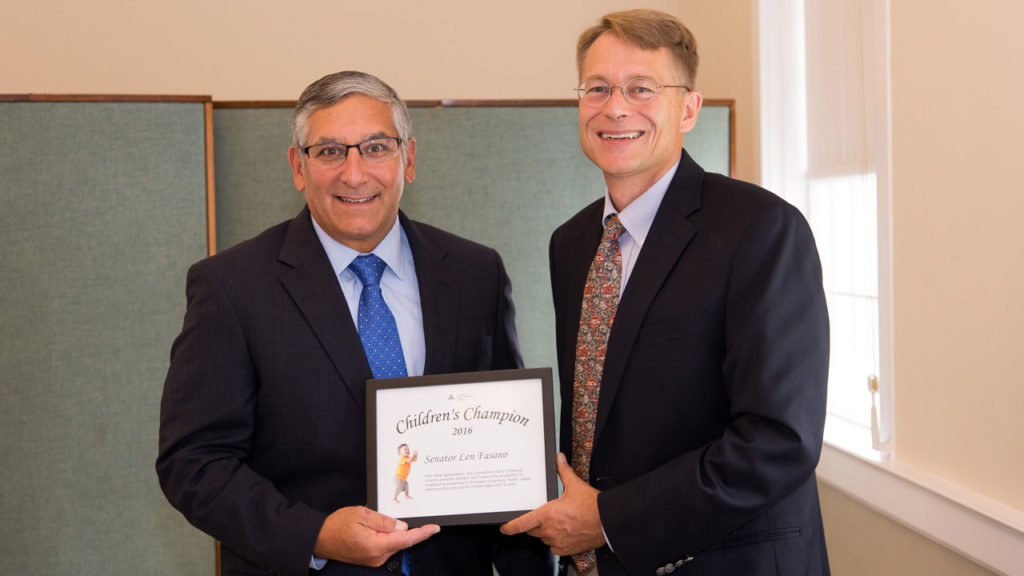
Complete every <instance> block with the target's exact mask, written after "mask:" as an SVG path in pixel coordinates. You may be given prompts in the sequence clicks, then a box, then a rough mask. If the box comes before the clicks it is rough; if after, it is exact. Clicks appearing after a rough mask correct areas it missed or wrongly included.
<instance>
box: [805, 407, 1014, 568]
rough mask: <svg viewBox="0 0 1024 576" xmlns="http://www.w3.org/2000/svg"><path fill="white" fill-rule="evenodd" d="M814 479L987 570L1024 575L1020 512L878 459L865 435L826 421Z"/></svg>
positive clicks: (897, 463) (895, 461)
mask: <svg viewBox="0 0 1024 576" xmlns="http://www.w3.org/2000/svg"><path fill="white" fill-rule="evenodd" d="M818 478H819V479H821V480H823V481H825V482H827V483H829V484H830V485H832V486H833V487H835V488H837V489H838V490H840V491H842V492H843V493H845V494H847V495H849V496H850V497H852V498H854V499H855V500H857V501H859V502H861V503H862V504H864V505H865V506H868V507H869V508H871V509H873V510H875V511H877V512H879V513H881V514H883V515H885V516H887V517H889V518H891V519H893V520H894V521H896V522H899V523H900V524H902V525H904V526H907V527H908V528H910V529H912V530H914V531H916V532H919V533H921V534H923V535H924V536H926V537H928V538H930V539H932V540H934V541H935V542H938V543H939V544H942V545H943V546H946V547H948V548H950V549H951V550H955V551H956V552H957V553H959V554H962V555H963V556H965V557H967V558H970V559H971V560H973V561H974V562H977V563H979V564H981V565H982V566H985V567H986V568H988V569H990V570H994V571H997V572H1001V573H1004V574H1011V575H1024V554H1021V550H1024V512H1022V511H1020V510H1016V509H1014V508H1011V507H1009V506H1007V505H1005V504H1002V503H1000V502H997V501H995V500H992V499H990V498H986V497H985V496H982V495H980V494H977V493H975V492H971V491H969V490H965V489H964V488H962V487H960V486H957V485H955V484H953V483H951V482H949V481H948V480H945V479H943V478H940V477H938V476H935V475H934V474H930V473H928V472H926V471H924V470H920V469H917V468H915V467H913V466H910V465H908V464H906V463H902V462H900V461H899V460H898V459H895V458H892V457H886V456H883V455H882V454H880V453H879V452H876V451H874V450H872V449H871V433H870V431H869V430H865V429H863V428H859V427H857V426H854V425H851V424H847V423H844V422H843V421H841V420H839V419H836V418H832V417H829V418H828V420H827V422H826V424H825V445H824V447H823V449H822V452H821V460H820V461H819V463H818Z"/></svg>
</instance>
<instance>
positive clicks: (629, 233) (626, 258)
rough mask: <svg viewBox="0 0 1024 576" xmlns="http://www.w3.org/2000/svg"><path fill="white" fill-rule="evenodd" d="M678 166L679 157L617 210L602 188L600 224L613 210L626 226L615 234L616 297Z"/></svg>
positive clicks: (620, 291) (620, 292)
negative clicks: (618, 276)
mask: <svg viewBox="0 0 1024 576" xmlns="http://www.w3.org/2000/svg"><path fill="white" fill-rule="evenodd" d="M678 169H679V161H678V160H676V163H675V165H674V166H672V168H671V169H670V170H669V171H668V172H666V173H665V175H664V176H662V177H661V178H659V179H658V181H657V182H655V183H654V185H652V186H651V187H650V188H648V189H647V190H646V191H644V193H643V194H641V195H640V196H638V197H637V199H636V200H633V201H632V202H630V203H629V206H626V208H625V209H623V210H622V211H621V212H619V211H618V210H616V209H615V205H614V204H612V196H611V194H610V193H609V192H608V190H607V189H605V191H604V217H603V218H602V219H601V224H602V225H603V224H604V223H605V222H607V221H608V217H609V216H611V215H612V214H616V215H618V217H619V222H621V223H622V227H623V228H625V229H626V233H625V234H623V235H622V236H619V250H620V251H621V252H622V285H621V286H619V298H620V299H621V298H622V294H623V293H624V292H625V290H626V282H628V281H629V277H630V275H631V274H633V267H634V266H636V259H637V257H639V256H640V249H641V248H643V247H644V241H645V240H647V233H648V232H650V231H651V224H653V223H654V216H655V215H656V214H657V213H658V208H660V207H661V201H662V199H664V198H665V193H666V192H668V185H669V184H670V183H672V178H673V177H674V176H675V175H676V170H678Z"/></svg>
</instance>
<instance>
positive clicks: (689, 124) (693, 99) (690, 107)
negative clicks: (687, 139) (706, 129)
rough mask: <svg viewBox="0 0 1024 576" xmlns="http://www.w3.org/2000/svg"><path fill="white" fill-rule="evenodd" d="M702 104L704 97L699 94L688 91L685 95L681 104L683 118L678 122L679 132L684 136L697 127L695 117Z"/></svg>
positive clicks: (698, 113)
mask: <svg viewBox="0 0 1024 576" xmlns="http://www.w3.org/2000/svg"><path fill="white" fill-rule="evenodd" d="M703 104H704V96H702V95H701V93H700V92H694V91H690V92H687V93H686V99H685V100H684V103H683V117H682V119H681V120H680V122H679V131H680V132H682V133H683V134H686V133H687V132H689V131H690V130H693V127H694V126H696V125H697V116H698V115H700V107H701V105H703Z"/></svg>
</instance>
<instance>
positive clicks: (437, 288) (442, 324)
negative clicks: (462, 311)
mask: <svg viewBox="0 0 1024 576" xmlns="http://www.w3.org/2000/svg"><path fill="white" fill-rule="evenodd" d="M398 217H399V221H400V222H401V224H402V229H403V230H405V236H406V238H408V240H409V248H410V249H411V250H412V257H413V261H414V262H415V264H416V281H417V283H418V284H419V288H420V309H421V311H422V313H423V339H424V342H425V344H426V362H425V365H424V367H423V373H424V374H444V373H447V372H451V367H452V362H453V359H454V357H455V338H456V335H457V328H458V319H459V301H458V289H457V287H456V282H457V276H458V275H457V274H456V273H455V272H454V271H453V270H452V269H451V268H452V262H451V261H450V260H449V259H448V250H447V249H446V248H445V247H443V246H441V245H439V244H438V243H437V242H436V241H432V239H431V238H430V237H429V236H428V235H427V234H425V233H424V228H423V226H422V225H420V224H418V223H416V222H413V221H412V220H410V219H409V218H408V217H406V215H405V214H404V213H403V212H399V213H398Z"/></svg>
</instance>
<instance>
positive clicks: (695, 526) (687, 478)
mask: <svg viewBox="0 0 1024 576" xmlns="http://www.w3.org/2000/svg"><path fill="white" fill-rule="evenodd" d="M602 211H603V200H601V201H598V202H595V203H593V204H591V205H589V206H587V207H586V208H584V209H583V210H582V211H581V212H579V213H578V214H576V215H575V216H574V217H573V218H571V219H570V220H569V221H568V222H566V223H565V224H563V225H562V226H561V227H559V228H558V229H557V230H556V231H555V233H554V234H553V235H552V237H551V246H550V258H551V259H550V265H551V283H552V289H553V292H554V304H555V314H556V330H557V342H558V346H559V350H558V364H559V376H560V381H561V392H562V398H563V404H562V412H561V414H562V416H561V445H562V450H563V452H565V453H566V454H571V453H572V451H571V443H572V428H571V420H572V414H571V404H572V400H571V399H572V397H573V395H572V382H573V364H574V361H575V346H576V335H577V331H578V326H579V320H580V307H581V298H582V293H583V286H584V283H585V281H586V275H587V270H588V268H589V266H590V261H591V259H592V258H593V256H594V253H595V251H596V249H597V244H598V242H599V240H600V237H601V230H602V225H601V216H602ZM828 338H829V327H828V314H827V311H826V309H825V296H824V293H823V289H822V279H821V267H820V263H819V260H818V254H817V250H816V248H815V245H814V240H813V238H812V236H811V231H810V229H809V227H808V225H807V223H806V221H805V220H804V218H803V217H802V216H801V215H800V213H799V212H798V211H797V210H796V209H795V208H793V207H792V206H790V205H789V204H786V203H785V202H783V201H782V200H780V199H779V198H778V197H776V196H774V195H772V194H771V193H769V192H767V191H765V190H762V189H760V188H757V187H756V186H753V185H750V184H746V183H743V182H739V181H737V180H732V179H729V178H726V177H724V176H721V175H717V174H708V173H705V172H704V171H703V170H702V169H701V168H700V167H699V166H698V165H697V164H696V163H694V162H693V160H691V159H690V157H689V155H688V154H686V152H685V151H684V152H683V154H682V160H681V162H680V166H679V169H678V171H677V172H676V174H675V177H674V178H673V180H672V183H671V185H670V186H669V188H668V192H667V193H666V194H665V198H664V200H663V201H662V203H661V206H660V207H659V209H658V212H657V215H656V216H655V218H654V222H653V224H652V226H651V229H650V232H649V234H648V236H647V238H646V241H645V243H644V246H643V249H642V250H641V252H640V254H639V256H638V259H637V261H636V265H635V267H634V269H633V272H632V275H631V276H630V278H629V281H628V283H627V284H626V289H625V292H624V293H623V295H622V299H621V300H620V302H619V307H618V310H617V312H616V316H615V323H614V324H613V327H612V331H611V335H610V336H609V342H608V352H607V357H606V359H605V366H604V377H603V379H602V382H601V391H600V397H599V400H598V412H597V428H596V431H595V443H594V448H593V453H592V462H591V472H590V478H591V484H592V485H593V486H594V487H595V488H597V489H598V490H601V491H602V492H601V494H600V495H599V497H598V507H599V509H600V514H601V521H602V524H603V526H604V530H605V533H606V534H607V537H608V541H609V542H610V543H611V545H612V547H613V548H614V554H612V553H611V552H610V551H609V550H608V548H607V547H604V548H601V549H599V550H598V572H599V573H600V575H601V576H616V575H619V574H630V575H654V574H656V571H657V569H658V568H660V567H665V566H667V565H668V564H672V566H673V568H674V572H675V573H678V574H684V575H686V574H722V575H739V574H742V575H745V576H751V575H759V574H766V575H767V574H771V575H776V574H784V575H787V576H789V575H796V574H827V573H828V560H827V557H826V552H825V540H824V535H823V531H822V523H821V512H820V509H819V505H818V494H817V484H816V480H815V476H814V468H815V466H816V464H817V461H818V456H819V453H820V450H821V441H822V430H823V426H824V418H825V391H826V379H827V375H828ZM691 556H692V557H693V559H692V560H690V561H685V560H686V559H687V558H688V557H691ZM677 563H678V565H677Z"/></svg>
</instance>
